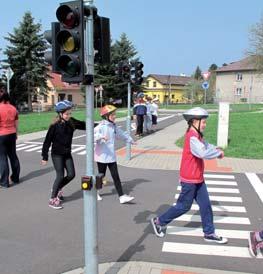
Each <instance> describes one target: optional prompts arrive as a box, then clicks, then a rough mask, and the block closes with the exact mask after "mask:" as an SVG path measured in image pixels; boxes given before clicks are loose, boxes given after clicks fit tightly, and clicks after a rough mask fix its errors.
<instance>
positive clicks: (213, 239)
mask: <svg viewBox="0 0 263 274" xmlns="http://www.w3.org/2000/svg"><path fill="white" fill-rule="evenodd" d="M204 240H205V241H206V242H214V243H218V244H226V243H227V242H228V240H227V238H223V237H220V236H217V235H216V234H209V235H205V236H204Z"/></svg>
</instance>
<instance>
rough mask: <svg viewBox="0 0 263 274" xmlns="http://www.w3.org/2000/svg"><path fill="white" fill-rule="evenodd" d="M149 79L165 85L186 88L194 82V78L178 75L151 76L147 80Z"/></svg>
mask: <svg viewBox="0 0 263 274" xmlns="http://www.w3.org/2000/svg"><path fill="white" fill-rule="evenodd" d="M148 77H152V78H154V79H156V80H157V81H158V82H160V83H161V84H163V85H169V84H170V83H171V85H180V86H185V85H187V84H188V83H189V82H190V81H191V80H192V77H189V76H176V75H160V74H149V75H148V76H147V77H146V78H148Z"/></svg>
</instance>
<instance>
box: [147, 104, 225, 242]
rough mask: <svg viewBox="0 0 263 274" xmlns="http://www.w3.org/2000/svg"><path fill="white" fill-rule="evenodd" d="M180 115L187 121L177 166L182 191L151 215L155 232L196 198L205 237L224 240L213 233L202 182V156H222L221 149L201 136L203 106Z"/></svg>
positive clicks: (204, 115)
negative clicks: (159, 210)
mask: <svg viewBox="0 0 263 274" xmlns="http://www.w3.org/2000/svg"><path fill="white" fill-rule="evenodd" d="M183 117H184V119H185V120H186V121H187V123H188V129H187V132H186V134H185V141H184V148H183V155H182V160H181V167H180V184H181V193H180V195H179V198H178V200H177V203H176V205H175V206H171V207H170V208H169V209H168V210H167V211H166V212H165V213H163V214H162V215H160V216H158V217H154V218H152V219H151V224H152V226H153V229H154V232H155V234H156V236H158V237H164V236H165V226H166V225H167V224H169V223H170V222H171V221H173V220H174V219H176V218H178V217H179V216H181V215H183V214H184V213H186V212H187V211H189V210H190V209H191V206H192V204H193V201H194V200H195V201H196V202H197V204H198V206H199V209H200V214H201V220H202V226H203V232H204V240H205V241H207V242H216V243H219V244H225V243H227V239H226V238H223V237H220V236H218V235H216V234H215V227H214V222H213V211H212V206H211V202H210V199H209V196H208V192H207V188H206V184H205V182H204V159H214V158H223V157H224V152H223V150H221V149H219V148H217V147H215V146H213V145H211V144H208V143H207V142H205V141H204V139H203V132H204V130H205V128H206V118H208V112H207V111H206V110H205V109H202V108H199V107H197V108H193V109H190V110H188V111H186V112H185V113H184V114H183Z"/></svg>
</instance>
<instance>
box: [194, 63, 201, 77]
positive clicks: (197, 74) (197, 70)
mask: <svg viewBox="0 0 263 274" xmlns="http://www.w3.org/2000/svg"><path fill="white" fill-rule="evenodd" d="M194 78H195V79H196V80H202V79H203V77H202V71H201V69H200V67H199V66H197V67H196V69H195V73H194Z"/></svg>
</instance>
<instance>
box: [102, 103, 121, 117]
mask: <svg viewBox="0 0 263 274" xmlns="http://www.w3.org/2000/svg"><path fill="white" fill-rule="evenodd" d="M116 109H117V108H116V107H115V106H113V105H106V106H104V107H102V108H101V109H100V116H105V115H108V114H111V113H112V112H114V111H115V110H116Z"/></svg>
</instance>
